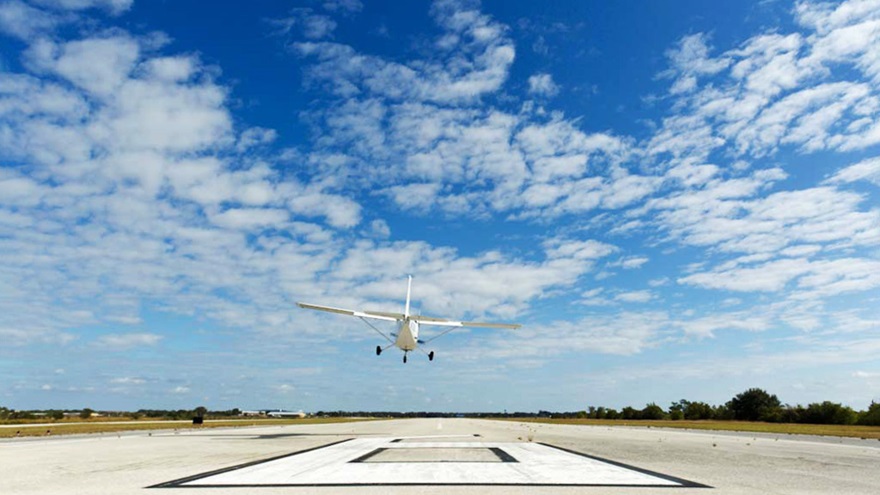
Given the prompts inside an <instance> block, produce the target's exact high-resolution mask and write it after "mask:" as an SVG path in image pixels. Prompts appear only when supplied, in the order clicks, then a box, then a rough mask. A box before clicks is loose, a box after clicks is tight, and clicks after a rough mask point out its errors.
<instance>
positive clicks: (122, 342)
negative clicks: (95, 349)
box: [95, 333, 162, 350]
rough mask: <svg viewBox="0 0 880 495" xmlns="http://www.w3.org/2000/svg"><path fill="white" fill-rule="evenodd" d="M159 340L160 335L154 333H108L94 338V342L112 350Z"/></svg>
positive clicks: (152, 343) (149, 344)
mask: <svg viewBox="0 0 880 495" xmlns="http://www.w3.org/2000/svg"><path fill="white" fill-rule="evenodd" d="M160 340H162V336H161V335H157V334H154V333H125V334H108V335H102V336H100V337H98V338H97V339H95V344H96V345H98V346H101V347H106V348H110V349H114V350H122V349H130V348H132V347H139V346H153V345H156V344H158V343H159V341H160Z"/></svg>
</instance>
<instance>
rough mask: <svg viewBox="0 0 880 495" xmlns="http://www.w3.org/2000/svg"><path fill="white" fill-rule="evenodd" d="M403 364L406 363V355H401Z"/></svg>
mask: <svg viewBox="0 0 880 495" xmlns="http://www.w3.org/2000/svg"><path fill="white" fill-rule="evenodd" d="M403 362H404V363H406V353H405V352H404V353H403Z"/></svg>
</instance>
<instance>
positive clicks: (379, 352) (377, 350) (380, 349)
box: [376, 345, 382, 356]
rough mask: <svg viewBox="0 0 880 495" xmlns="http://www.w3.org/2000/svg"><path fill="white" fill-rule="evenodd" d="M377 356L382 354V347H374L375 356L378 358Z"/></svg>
mask: <svg viewBox="0 0 880 495" xmlns="http://www.w3.org/2000/svg"><path fill="white" fill-rule="evenodd" d="M379 354H382V346H381V345H377V346H376V355H377V356H378V355H379Z"/></svg>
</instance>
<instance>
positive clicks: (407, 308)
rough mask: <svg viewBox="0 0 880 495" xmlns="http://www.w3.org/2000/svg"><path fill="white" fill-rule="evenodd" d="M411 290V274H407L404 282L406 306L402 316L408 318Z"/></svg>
mask: <svg viewBox="0 0 880 495" xmlns="http://www.w3.org/2000/svg"><path fill="white" fill-rule="evenodd" d="M411 291H412V275H410V276H409V280H408V281H407V283H406V308H405V309H404V310H403V317H404V318H409V295H410V292H411Z"/></svg>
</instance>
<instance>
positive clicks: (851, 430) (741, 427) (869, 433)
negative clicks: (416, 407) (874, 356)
mask: <svg viewBox="0 0 880 495" xmlns="http://www.w3.org/2000/svg"><path fill="white" fill-rule="evenodd" d="M499 419H506V420H509V421H522V422H526V423H551V424H565V425H599V426H635V427H641V428H651V427H655V428H683V429H692V430H722V431H746V432H755V433H777V434H783V435H822V436H835V437H852V438H872V439H878V440H880V426H861V425H805V424H787V423H759V422H750V421H710V420H706V421H670V420H651V421H630V420H619V419H549V418H499Z"/></svg>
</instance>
